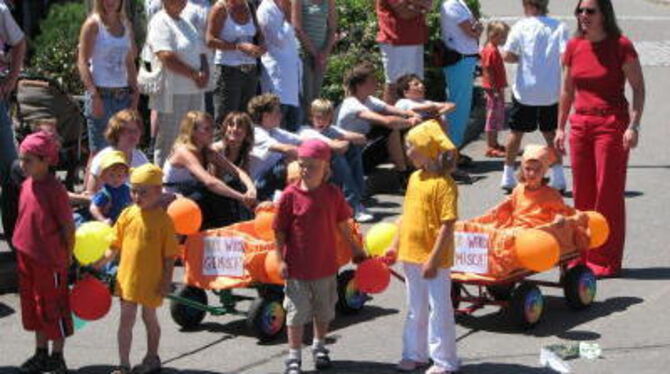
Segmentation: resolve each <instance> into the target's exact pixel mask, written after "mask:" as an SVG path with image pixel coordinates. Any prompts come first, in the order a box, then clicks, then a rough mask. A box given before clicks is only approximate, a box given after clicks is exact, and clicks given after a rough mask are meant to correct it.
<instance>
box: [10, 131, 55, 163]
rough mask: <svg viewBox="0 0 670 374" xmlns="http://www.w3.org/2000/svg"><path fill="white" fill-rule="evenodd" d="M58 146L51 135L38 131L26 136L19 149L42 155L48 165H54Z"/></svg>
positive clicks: (23, 151)
mask: <svg viewBox="0 0 670 374" xmlns="http://www.w3.org/2000/svg"><path fill="white" fill-rule="evenodd" d="M58 148H59V146H58V142H57V141H56V138H54V136H53V135H51V134H49V133H46V132H44V131H38V132H36V133H32V134H30V135H28V136H26V138H25V139H23V142H21V146H20V147H19V150H20V151H21V153H32V154H34V155H37V156H40V157H43V158H44V159H45V160H46V162H47V163H48V164H49V165H52V166H55V165H57V164H58Z"/></svg>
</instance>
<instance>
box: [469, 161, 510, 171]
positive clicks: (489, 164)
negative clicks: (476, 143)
mask: <svg viewBox="0 0 670 374" xmlns="http://www.w3.org/2000/svg"><path fill="white" fill-rule="evenodd" d="M502 170H503V159H502V158H501V159H498V160H477V161H474V162H473V163H472V166H471V167H470V168H468V169H467V171H468V172H469V173H471V174H487V173H494V172H497V171H502Z"/></svg>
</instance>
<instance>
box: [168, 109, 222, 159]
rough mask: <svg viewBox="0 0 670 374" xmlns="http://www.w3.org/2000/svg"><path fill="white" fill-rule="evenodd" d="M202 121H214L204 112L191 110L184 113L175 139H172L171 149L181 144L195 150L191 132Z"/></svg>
mask: <svg viewBox="0 0 670 374" xmlns="http://www.w3.org/2000/svg"><path fill="white" fill-rule="evenodd" d="M204 121H210V122H211V123H214V120H213V119H212V116H210V115H209V114H207V113H205V112H201V111H198V110H191V111H189V112H188V113H186V115H184V118H183V119H182V120H181V123H180V124H179V135H177V139H176V140H175V141H174V145H173V146H172V149H175V148H177V146H180V145H182V146H184V147H186V148H188V149H189V150H192V151H195V150H196V149H197V147H196V145H195V143H193V132H195V128H196V126H198V124H200V123H202V122H204Z"/></svg>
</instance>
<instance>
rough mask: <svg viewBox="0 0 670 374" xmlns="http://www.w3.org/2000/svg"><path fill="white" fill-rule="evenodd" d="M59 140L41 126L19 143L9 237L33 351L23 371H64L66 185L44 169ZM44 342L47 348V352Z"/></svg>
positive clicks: (69, 231) (68, 247)
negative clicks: (21, 177)
mask: <svg viewBox="0 0 670 374" xmlns="http://www.w3.org/2000/svg"><path fill="white" fill-rule="evenodd" d="M58 148H59V147H58V143H57V141H56V139H55V138H54V137H53V135H51V134H48V133H46V132H43V131H40V132H37V133H33V134H31V135H28V136H27V137H26V139H25V140H24V141H23V143H21V146H20V148H19V150H20V155H19V161H20V165H21V169H23V172H24V173H25V175H26V176H27V177H28V178H27V179H26V180H25V182H23V185H22V187H21V195H20V197H19V215H18V219H17V221H16V228H15V230H14V235H13V237H12V242H13V243H14V246H15V247H16V249H17V253H16V258H17V264H18V270H19V293H20V296H21V317H22V319H23V327H24V328H25V329H26V330H28V331H35V343H36V351H35V354H34V355H33V356H32V357H30V358H29V359H28V360H27V361H26V362H24V363H23V364H22V365H21V368H20V369H21V371H22V372H30V373H34V372H44V371H51V372H53V373H58V374H60V373H66V372H67V366H66V365H65V360H64V359H63V347H64V345H65V338H66V337H68V336H70V335H72V332H73V330H72V316H71V312H70V303H69V296H68V288H67V269H68V267H69V265H70V262H71V258H72V247H73V245H74V222H73V220H72V210H71V209H70V204H69V200H68V195H67V191H66V190H65V187H63V185H62V184H61V183H60V182H59V181H58V180H57V179H56V177H55V176H54V175H53V174H52V173H51V172H50V171H49V167H50V166H54V165H56V164H57V163H58ZM49 341H51V342H52V352H51V356H49V345H48V343H49Z"/></svg>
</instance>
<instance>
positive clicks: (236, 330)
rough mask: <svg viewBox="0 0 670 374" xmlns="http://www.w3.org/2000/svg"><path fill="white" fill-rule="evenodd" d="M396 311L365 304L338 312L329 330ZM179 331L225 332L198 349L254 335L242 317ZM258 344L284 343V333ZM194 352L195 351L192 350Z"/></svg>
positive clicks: (308, 329)
mask: <svg viewBox="0 0 670 374" xmlns="http://www.w3.org/2000/svg"><path fill="white" fill-rule="evenodd" d="M396 313H398V309H389V308H381V307H378V306H375V305H366V306H365V308H363V310H362V311H361V312H359V313H358V314H353V315H342V314H338V315H337V317H336V318H335V320H334V321H333V322H332V323H331V325H330V331H331V332H333V331H336V330H339V329H343V328H345V327H348V326H351V325H355V324H359V323H363V322H367V321H372V320H374V319H376V318H380V317H384V316H387V315H390V314H396ZM180 331H181V332H184V333H194V332H201V331H207V332H213V333H217V334H221V333H223V334H226V336H224V338H222V339H219V340H217V341H216V342H214V343H210V344H208V345H207V346H205V347H201V348H199V350H202V349H205V348H208V347H209V346H211V345H213V344H217V343H219V342H220V341H223V340H228V339H233V338H235V337H238V336H245V337H251V338H253V337H255V335H254V334H253V332H252V331H251V329H249V327H247V321H246V319H244V318H240V319H236V320H234V321H231V322H228V323H217V322H211V321H209V322H204V323H202V324H201V325H200V326H198V327H197V328H195V329H191V330H180ZM305 341H306V343H310V342H311V326H306V327H305ZM258 344H259V345H281V344H286V334H285V333H282V334H281V335H279V336H277V337H276V338H275V339H272V340H269V341H259V342H258ZM192 353H195V352H192Z"/></svg>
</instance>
